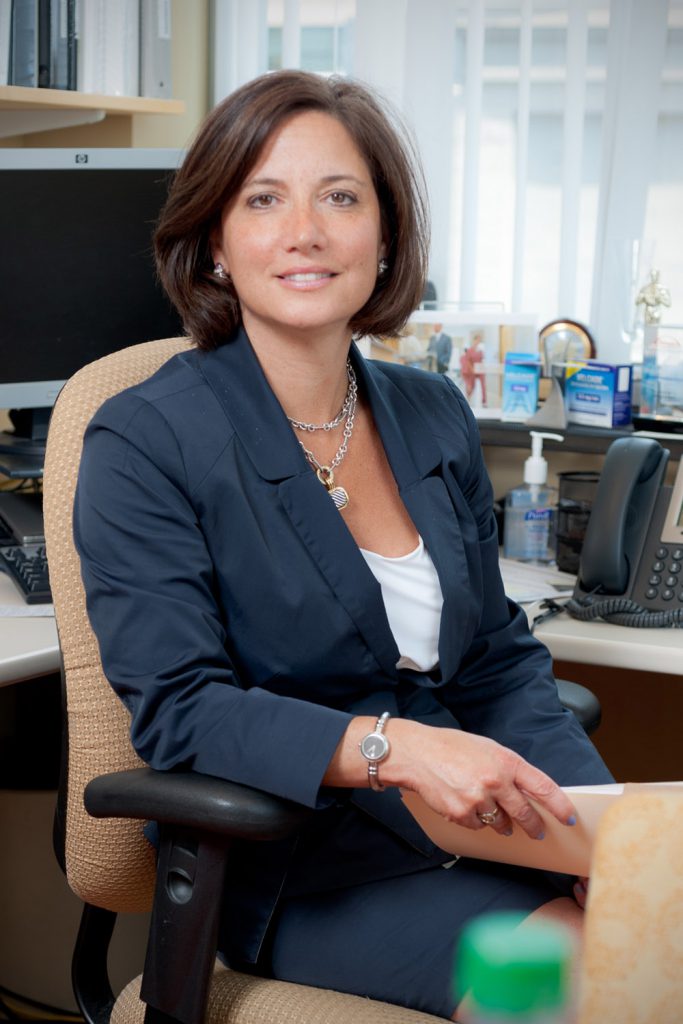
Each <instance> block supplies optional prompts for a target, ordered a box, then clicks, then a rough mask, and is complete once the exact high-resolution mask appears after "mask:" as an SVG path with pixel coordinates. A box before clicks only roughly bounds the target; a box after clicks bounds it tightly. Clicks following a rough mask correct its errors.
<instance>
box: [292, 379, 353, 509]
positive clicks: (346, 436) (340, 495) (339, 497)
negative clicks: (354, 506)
mask: <svg viewBox="0 0 683 1024" xmlns="http://www.w3.org/2000/svg"><path fill="white" fill-rule="evenodd" d="M346 370H347V374H348V378H349V387H348V391H347V393H346V398H345V400H344V409H345V410H346V423H345V424H344V433H343V436H342V440H341V444H340V445H339V447H338V448H337V451H336V453H335V455H334V458H333V459H332V461H331V462H330V464H329V465H323V463H321V462H319V461H318V459H316V457H315V455H314V454H313V452H312V451H310V450H309V449H308V448H307V447H306V445H305V444H304V443H303V441H299V444H300V445H301V447H302V449H303V452H304V455H305V456H306V458H307V459H308V461H309V462H310V464H311V466H312V467H313V469H314V470H315V472H316V476H317V477H318V480H319V481H320V483H321V484H322V485H323V487H324V488H325V490H326V491H327V493H328V494H329V496H330V497H331V499H332V501H333V502H334V504H335V505H336V507H337V508H338V509H339V510H340V511H341V509H343V508H346V506H347V505H348V503H349V495H348V491H347V490H346V489H345V488H344V487H338V486H336V485H335V482H334V471H335V469H336V468H337V466H338V465H339V464H340V463H341V461H342V459H343V458H344V456H345V455H346V451H347V449H348V445H349V441H350V440H351V435H352V434H353V424H354V418H355V415H356V401H357V397H358V383H357V381H356V375H355V373H354V372H353V367H352V366H351V363H347V364H346ZM344 409H342V414H343V412H344ZM342 414H340V416H341V418H339V417H335V418H336V419H338V422H339V423H341V419H343V415H342ZM287 418H288V419H289V417H287ZM289 421H290V423H292V424H293V425H294V426H299V424H298V423H297V422H296V421H294V420H291V419H290V420H289ZM331 422H332V421H331ZM299 429H301V430H326V429H328V428H327V425H326V424H322V425H321V426H314V425H313V424H307V425H304V426H300V427H299Z"/></svg>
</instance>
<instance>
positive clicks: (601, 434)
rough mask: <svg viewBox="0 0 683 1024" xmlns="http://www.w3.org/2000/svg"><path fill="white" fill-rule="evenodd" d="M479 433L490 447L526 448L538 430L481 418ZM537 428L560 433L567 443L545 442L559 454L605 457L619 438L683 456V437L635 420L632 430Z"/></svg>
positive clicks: (574, 425) (574, 426)
mask: <svg viewBox="0 0 683 1024" xmlns="http://www.w3.org/2000/svg"><path fill="white" fill-rule="evenodd" d="M478 424H479V433H480V435H481V443H482V445H484V446H486V445H491V446H492V447H496V448H524V449H527V448H528V447H529V431H530V430H533V429H535V428H534V427H533V426H531V425H530V424H527V423H503V422H501V421H500V420H485V419H480V420H479V421H478ZM538 429H542V430H546V429H548V430H551V431H552V433H554V434H561V435H562V436H563V437H564V441H549V440H548V441H545V442H544V444H543V447H544V449H547V450H548V451H557V452H562V451H565V452H580V453H589V454H593V455H604V453H605V452H606V451H607V449H608V448H609V446H610V445H611V443H612V441H615V440H616V439H617V438H618V437H634V436H635V437H653V438H654V439H655V440H656V441H659V443H660V444H661V445H663V447H664V448H668V449H669V451H670V452H671V458H672V459H673V460H674V461H678V460H679V459H680V458H681V457H682V456H683V434H679V433H675V434H672V433H663V432H660V431H655V430H649V429H642V425H641V424H640V423H638V421H637V420H636V423H635V429H634V428H633V427H623V428H621V429H619V428H614V429H608V428H606V427H582V426H578V425H577V424H571V425H570V426H568V427H566V428H565V429H564V430H561V429H558V428H556V427H552V428H550V427H548V428H546V427H541V428H538Z"/></svg>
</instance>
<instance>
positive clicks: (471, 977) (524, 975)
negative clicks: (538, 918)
mask: <svg viewBox="0 0 683 1024" xmlns="http://www.w3.org/2000/svg"><path fill="white" fill-rule="evenodd" d="M523 921H524V916H523V915H520V914H512V913H501V914H485V915H482V916H481V917H479V918H477V919H476V920H475V921H472V922H471V924H469V925H468V926H467V927H466V928H465V930H464V931H463V934H462V936H461V939H460V943H459V946H458V951H457V955H456V963H455V989H456V991H457V993H458V995H457V998H461V997H462V995H463V994H465V993H466V994H467V995H468V997H469V1000H470V1001H471V1011H470V1013H471V1015H472V1016H473V1017H474V1020H475V1021H476V1022H477V1024H494V1022H495V1024H505V1022H507V1021H515V1022H517V1024H521V1022H524V1024H560V1022H562V1021H564V1020H565V1015H566V1011H567V1009H568V1006H569V1002H570V998H571V993H570V969H571V961H572V953H573V947H572V940H571V937H570V935H569V933H568V932H567V931H566V929H564V928H562V927H561V926H560V925H559V924H558V925H554V924H552V923H551V922H547V923H546V922H527V923H526V924H524V925H523V926H522V927H520V924H521V923H522V922H523Z"/></svg>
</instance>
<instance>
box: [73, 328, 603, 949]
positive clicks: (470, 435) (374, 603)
mask: <svg viewBox="0 0 683 1024" xmlns="http://www.w3.org/2000/svg"><path fill="white" fill-rule="evenodd" d="M352 359H353V362H354V366H355V369H356V373H357V375H358V380H359V387H360V389H361V390H362V392H364V393H365V394H366V395H367V398H368V400H369V403H370V407H371V409H372V414H373V416H374V419H375V423H376V426H377V429H378V431H379V433H380V436H381V438H382V441H383V444H384V447H385V450H386V453H387V457H388V459H389V463H390V465H391V468H392V470H393V473H394V476H395V478H396V481H397V484H398V488H399V492H400V495H401V498H402V500H403V501H404V503H405V506H406V508H407V510H408V512H409V514H410V516H411V518H412V520H413V522H414V524H415V526H416V528H417V529H418V531H419V533H420V534H421V536H422V538H423V539H424V543H425V546H426V547H427V549H428V551H429V553H430V555H431V557H432V559H433V561H434V565H435V566H436V570H437V573H438V575H439V580H440V583H441V588H442V591H443V596H444V604H443V613H442V620H441V631H440V638H439V666H438V669H437V670H436V671H434V672H433V673H430V674H429V675H422V674H419V673H415V672H411V671H408V670H398V669H397V668H396V663H397V661H398V658H399V652H398V649H397V646H396V642H395V640H394V638H393V636H392V633H391V630H390V628H389V624H388V620H387V616H386V612H385V609H384V604H383V601H382V595H381V590H380V587H379V584H378V583H377V581H376V580H375V578H374V576H373V575H372V573H371V571H370V569H369V568H368V566H367V564H366V562H365V560H364V558H363V556H362V555H361V553H360V551H359V549H358V547H357V545H356V543H355V541H354V539H353V537H352V536H351V534H350V532H349V531H348V529H347V527H346V525H345V523H344V520H343V517H342V516H341V515H340V514H339V512H338V511H337V509H336V508H335V507H334V505H333V503H332V501H331V500H330V498H329V496H328V495H327V493H326V491H325V489H324V488H323V487H322V486H321V484H320V483H319V481H318V480H317V478H316V476H315V474H314V472H313V471H312V470H311V468H310V466H309V465H308V463H307V462H306V459H305V457H304V455H303V452H302V450H301V447H300V445H299V443H298V441H297V439H296V437H295V436H294V433H293V431H292V430H291V428H290V426H289V424H288V422H287V419H286V416H285V414H284V412H283V410H282V408H281V406H280V404H279V402H278V401H277V399H276V397H275V395H274V394H273V392H272V390H271V389H270V387H269V385H268V383H267V381H266V378H265V376H264V374H263V372H262V370H261V368H260V365H259V363H258V360H257V359H256V356H255V354H254V351H253V349H252V347H251V345H250V343H249V340H248V338H247V337H246V334H245V333H244V332H243V331H239V332H237V334H236V335H235V336H234V337H233V338H231V339H230V340H229V341H227V342H226V344H224V345H223V346H222V347H221V348H219V349H218V350H216V351H213V352H208V353H204V352H200V351H197V350H192V351H189V352H187V353H182V354H180V355H177V356H175V357H174V358H172V359H171V360H169V362H168V363H166V364H165V365H164V366H163V367H162V368H161V369H160V370H159V371H158V372H157V373H156V374H155V375H154V376H153V377H151V378H150V379H149V380H147V381H145V382H143V383H142V384H140V385H138V386H136V387H134V388H131V389H129V390H127V391H125V392H123V393H122V394H120V395H118V396H116V397H114V398H112V399H111V400H109V401H108V402H106V403H105V404H104V406H103V407H102V408H101V409H100V410H99V412H98V413H97V414H96V415H95V417H94V419H93V420H92V422H91V424H90V426H89V427H88V430H87V433H86V436H85V444H84V451H83V459H82V465H81V471H80V478H79V484H78V490H77V496H76V505H75V514H74V529H75V539H76V544H77V547H78V550H79V553H80V555H81V562H82V572H83V580H84V583H85V588H86V593H87V599H88V612H89V615H90V619H91V622H92V625H93V628H94V631H95V634H96V635H97V637H98V641H99V645H100V650H101V655H102V662H103V665H104V669H105V672H106V675H107V677H108V678H109V680H110V682H111V684H112V686H113V687H114V689H115V691H116V692H117V693H118V694H119V696H120V697H121V699H122V700H123V701H124V703H125V704H126V706H127V707H128V709H129V710H130V713H131V737H132V741H133V744H134V746H135V748H136V750H137V751H138V753H139V754H140V756H141V757H142V758H143V759H144V760H145V761H146V762H147V763H148V764H150V765H152V767H154V768H157V769H173V768H179V767H185V768H192V769H194V770H196V771H199V772H205V773H207V774H211V775H216V776H220V777H223V778H228V779H232V780H234V781H237V782H242V783H246V784H248V785H251V786H256V787H259V788H261V789H265V790H267V791H269V792H272V793H276V794H280V795H282V796H285V797H289V798H291V799H293V800H296V801H299V802H301V803H303V804H306V805H309V806H311V807H316V808H317V809H318V813H317V814H314V815H313V816H312V820H311V824H310V825H309V826H307V827H306V828H305V829H304V830H303V832H302V834H301V836H300V837H299V839H298V841H297V843H296V849H293V844H292V843H285V844H273V846H272V847H270V846H267V844H258V846H259V848H258V850H256V851H253V850H250V851H246V852H245V855H244V859H245V870H246V871H247V879H246V881H245V882H244V883H243V885H242V888H241V890H240V892H239V893H231V892H230V891H229V893H228V897H227V898H228V900H229V901H230V900H232V907H231V913H233V914H237V915H238V920H239V922H240V926H239V928H238V929H237V938H235V936H234V935H233V940H232V946H231V949H232V953H233V954H234V955H233V959H234V960H235V961H237V960H247V961H250V960H252V961H253V960H254V959H255V958H256V955H257V953H258V950H259V948H260V944H261V941H262V939H263V935H264V932H265V928H266V925H267V922H268V920H269V918H270V915H271V913H272V910H273V907H274V905H275V903H276V900H277V897H278V893H280V891H281V890H282V887H283V884H284V886H285V891H286V890H287V887H288V886H289V890H290V891H298V890H301V889H302V888H306V889H308V890H311V889H315V888H316V887H318V888H323V887H325V886H330V885H339V884H345V883H348V884H351V883H353V882H354V881H361V880H368V879H369V878H372V877H376V876H378V875H388V874H392V873H394V874H398V873H401V872H403V871H409V870H416V869H417V868H418V867H422V866H426V865H428V864H431V863H437V862H439V861H443V860H444V859H446V856H445V855H444V854H443V853H442V852H441V851H438V850H435V848H434V847H433V845H432V844H431V843H430V842H429V841H428V840H427V839H426V837H425V836H424V834H423V833H422V832H421V831H420V829H419V828H418V827H417V826H416V825H415V823H414V821H413V819H412V818H411V817H410V815H409V814H408V813H407V812H406V811H405V809H404V808H403V805H402V803H401V800H400V796H399V794H398V792H397V791H395V790H387V791H386V792H385V793H382V794H377V793H373V792H372V791H370V790H366V789H363V790H357V791H351V792H349V791H329V790H326V789H325V787H322V786H321V780H322V777H323V775H324V772H325V770H326V768H327V765H328V763H329V761H330V758H331V757H332V754H333V753H334V751H335V749H336V746H337V744H338V742H339V740H340V739H341V737H342V735H343V733H344V731H345V729H346V727H347V725H348V723H349V721H350V719H351V717H352V716H353V715H354V714H379V713H381V712H382V711H384V710H388V711H390V712H392V713H393V714H394V715H403V716H406V717H412V718H415V719H419V720H421V721H426V722H430V723H433V724H436V725H450V726H452V727H455V728H458V727H462V728H464V729H467V730H470V731H473V732H477V733H480V734H483V735H487V736H490V737H492V738H494V739H496V740H498V741H499V742H501V743H504V744H505V745H507V746H509V747H511V748H513V749H515V750H517V751H518V752H519V753H520V754H522V755H523V756H524V757H525V758H527V759H528V760H529V761H531V762H532V763H533V764H536V765H538V766H539V767H541V768H542V769H543V770H545V771H547V772H548V774H550V775H551V776H552V777H553V778H555V779H556V780H557V781H558V782H560V783H562V784H580V783H587V782H601V781H605V780H608V779H610V778H611V777H610V775H609V772H608V771H607V769H606V768H605V766H604V765H603V763H602V761H601V759H600V758H599V756H598V754H597V752H596V751H595V749H594V748H593V746H592V744H591V743H590V741H589V740H588V739H587V738H586V736H585V735H584V733H583V732H582V730H581V729H580V728H579V727H578V725H577V724H576V722H575V719H574V718H573V716H572V715H570V714H569V713H568V712H566V711H564V710H563V709H562V707H561V706H560V704H559V701H558V698H557V691H556V687H555V685H554V682H553V678H552V672H551V662H550V657H549V655H548V652H547V650H546V648H545V647H543V646H542V645H541V644H540V643H539V642H538V641H536V640H535V639H534V638H533V637H532V636H531V635H530V634H529V631H528V628H527V623H526V617H525V615H524V613H523V612H522V611H521V610H520V609H519V608H518V607H517V606H516V605H514V604H512V603H511V602H509V601H507V600H506V598H505V594H504V591H503V586H502V583H501V578H500V573H499V569H498V538H497V532H496V526H495V522H494V518H493V513H492V495H491V487H490V484H489V481H488V477H487V475H486V472H485V469H484V465H483V460H482V454H481V449H480V443H479V436H478V431H477V427H476V423H475V421H474V419H473V417H472V414H471V412H470V410H469V408H468V406H467V403H466V401H465V400H464V398H463V396H462V395H461V393H460V392H459V391H458V389H457V388H456V387H455V386H454V385H453V384H452V383H451V382H450V381H449V380H448V379H447V378H445V377H443V376H441V375H439V374H430V373H425V372H424V371H422V370H413V369H410V368H407V367H402V366H397V365H394V364H389V363H373V362H369V361H365V360H364V359H363V358H362V357H361V356H360V355H359V353H358V352H357V350H356V349H355V347H354V348H353V349H352ZM266 847H267V848H266Z"/></svg>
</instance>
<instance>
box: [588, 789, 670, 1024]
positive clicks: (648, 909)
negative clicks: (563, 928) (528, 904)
mask: <svg viewBox="0 0 683 1024" xmlns="http://www.w3.org/2000/svg"><path fill="white" fill-rule="evenodd" d="M579 1019H580V1024H681V1021H683V790H678V791H673V790H671V791H667V790H661V791H647V790H644V789H642V790H639V791H638V792H632V793H629V792H628V791H627V792H626V794H625V795H624V796H623V797H622V798H621V799H620V800H617V801H616V802H615V803H614V804H612V806H611V807H610V808H609V810H608V811H607V812H606V814H605V816H604V818H603V820H602V821H601V823H600V828H599V830H598V838H597V842H596V847H595V852H594V856H593V865H592V871H591V882H590V890H589V897H588V907H587V914H586V930H585V949H584V960H583V973H582V982H581V1000H580V1017H579Z"/></svg>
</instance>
